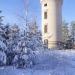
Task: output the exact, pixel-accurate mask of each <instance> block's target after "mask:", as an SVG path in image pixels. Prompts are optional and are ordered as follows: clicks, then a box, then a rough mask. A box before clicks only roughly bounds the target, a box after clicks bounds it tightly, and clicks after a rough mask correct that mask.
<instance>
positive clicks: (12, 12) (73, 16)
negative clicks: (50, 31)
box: [0, 0, 75, 25]
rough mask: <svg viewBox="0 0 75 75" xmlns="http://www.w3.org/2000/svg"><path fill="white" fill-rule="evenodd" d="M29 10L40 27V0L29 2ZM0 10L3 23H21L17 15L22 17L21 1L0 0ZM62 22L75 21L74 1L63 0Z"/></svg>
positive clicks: (22, 2)
mask: <svg viewBox="0 0 75 75" xmlns="http://www.w3.org/2000/svg"><path fill="white" fill-rule="evenodd" d="M29 9H30V11H29V12H30V14H31V16H36V18H37V22H38V24H39V25H41V8H40V0H29ZM0 10H2V11H3V12H2V14H1V15H4V16H5V17H4V23H12V24H13V23H19V24H20V23H21V22H22V19H21V18H20V17H19V16H18V15H22V16H24V1H23V0H0ZM62 15H63V20H66V21H67V22H71V21H72V20H75V0H64V2H63V12H62Z"/></svg>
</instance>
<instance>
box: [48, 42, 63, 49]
mask: <svg viewBox="0 0 75 75" xmlns="http://www.w3.org/2000/svg"><path fill="white" fill-rule="evenodd" d="M48 48H50V49H61V48H62V42H58V41H57V42H55V41H50V42H48Z"/></svg>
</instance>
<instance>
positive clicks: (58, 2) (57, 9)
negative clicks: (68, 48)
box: [40, 0, 63, 48]
mask: <svg viewBox="0 0 75 75" xmlns="http://www.w3.org/2000/svg"><path fill="white" fill-rule="evenodd" d="M40 2H41V14H42V16H41V17H42V40H43V43H44V44H46V45H47V46H48V48H57V47H58V45H59V44H60V43H61V42H62V4H63V0H40Z"/></svg>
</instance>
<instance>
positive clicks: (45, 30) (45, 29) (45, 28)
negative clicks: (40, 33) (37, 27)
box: [44, 25, 47, 33]
mask: <svg viewBox="0 0 75 75" xmlns="http://www.w3.org/2000/svg"><path fill="white" fill-rule="evenodd" d="M44 32H45V33H47V25H45V26H44Z"/></svg>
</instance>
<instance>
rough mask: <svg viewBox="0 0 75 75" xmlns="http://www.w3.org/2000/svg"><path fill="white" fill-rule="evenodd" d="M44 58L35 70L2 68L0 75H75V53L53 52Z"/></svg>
mask: <svg viewBox="0 0 75 75" xmlns="http://www.w3.org/2000/svg"><path fill="white" fill-rule="evenodd" d="M52 55H53V56H52ZM41 57H42V56H41ZM44 57H46V59H45V58H44V59H45V60H46V61H44V60H43V62H41V63H40V64H38V65H35V66H34V68H33V69H13V67H6V68H0V75H75V51H52V52H51V53H50V54H49V57H48V55H46V56H44ZM42 59H43V58H41V59H40V60H42Z"/></svg>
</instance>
